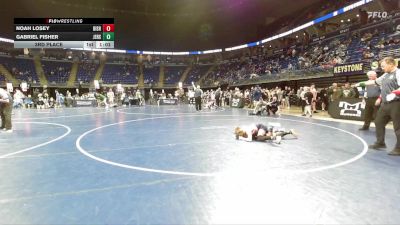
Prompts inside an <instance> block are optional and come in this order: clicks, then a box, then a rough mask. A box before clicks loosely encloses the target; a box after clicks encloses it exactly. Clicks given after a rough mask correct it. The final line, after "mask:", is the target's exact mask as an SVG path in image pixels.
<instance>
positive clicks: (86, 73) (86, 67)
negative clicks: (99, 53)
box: [76, 61, 99, 83]
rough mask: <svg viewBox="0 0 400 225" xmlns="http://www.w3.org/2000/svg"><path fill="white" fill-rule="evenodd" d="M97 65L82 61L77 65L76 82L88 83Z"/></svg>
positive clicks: (94, 73)
mask: <svg viewBox="0 0 400 225" xmlns="http://www.w3.org/2000/svg"><path fill="white" fill-rule="evenodd" d="M98 67H99V64H97V63H92V62H89V61H82V62H80V63H79V66H78V72H77V74H76V80H77V81H78V82H83V83H90V82H92V81H93V79H94V76H95V75H96V72H97V69H98Z"/></svg>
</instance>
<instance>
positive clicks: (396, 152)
mask: <svg viewBox="0 0 400 225" xmlns="http://www.w3.org/2000/svg"><path fill="white" fill-rule="evenodd" d="M388 155H400V148H395V149H393V150H392V151H390V152H389V153H388Z"/></svg>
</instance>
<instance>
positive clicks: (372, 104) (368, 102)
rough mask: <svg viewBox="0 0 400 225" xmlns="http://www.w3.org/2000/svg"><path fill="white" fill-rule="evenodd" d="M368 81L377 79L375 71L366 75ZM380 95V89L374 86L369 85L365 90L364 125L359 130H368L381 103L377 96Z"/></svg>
mask: <svg viewBox="0 0 400 225" xmlns="http://www.w3.org/2000/svg"><path fill="white" fill-rule="evenodd" d="M367 76H368V80H372V81H375V80H376V78H377V75H376V72H375V71H369V72H368V73H367ZM380 95H381V88H380V87H379V86H378V85H376V84H374V85H369V86H367V87H366V88H365V93H364V101H365V116H364V125H363V126H362V127H361V128H360V129H359V130H368V129H369V125H370V124H371V121H373V120H374V118H375V116H376V112H377V111H378V106H379V104H380V102H381V100H380V99H379V100H378V98H379V96H380Z"/></svg>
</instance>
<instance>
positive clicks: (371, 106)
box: [364, 98, 379, 127]
mask: <svg viewBox="0 0 400 225" xmlns="http://www.w3.org/2000/svg"><path fill="white" fill-rule="evenodd" d="M377 99H378V98H367V99H365V109H364V112H365V115H364V127H369V125H370V124H371V121H373V120H374V118H375V116H376V113H377V111H378V108H379V107H378V106H375V102H376V100H377Z"/></svg>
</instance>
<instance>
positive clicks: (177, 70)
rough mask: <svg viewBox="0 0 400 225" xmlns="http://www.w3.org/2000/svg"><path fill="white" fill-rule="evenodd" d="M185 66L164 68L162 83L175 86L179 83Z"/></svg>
mask: <svg viewBox="0 0 400 225" xmlns="http://www.w3.org/2000/svg"><path fill="white" fill-rule="evenodd" d="M185 69H186V66H166V67H165V68H164V83H165V84H176V83H178V82H179V79H180V78H181V76H182V74H183V72H185Z"/></svg>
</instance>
